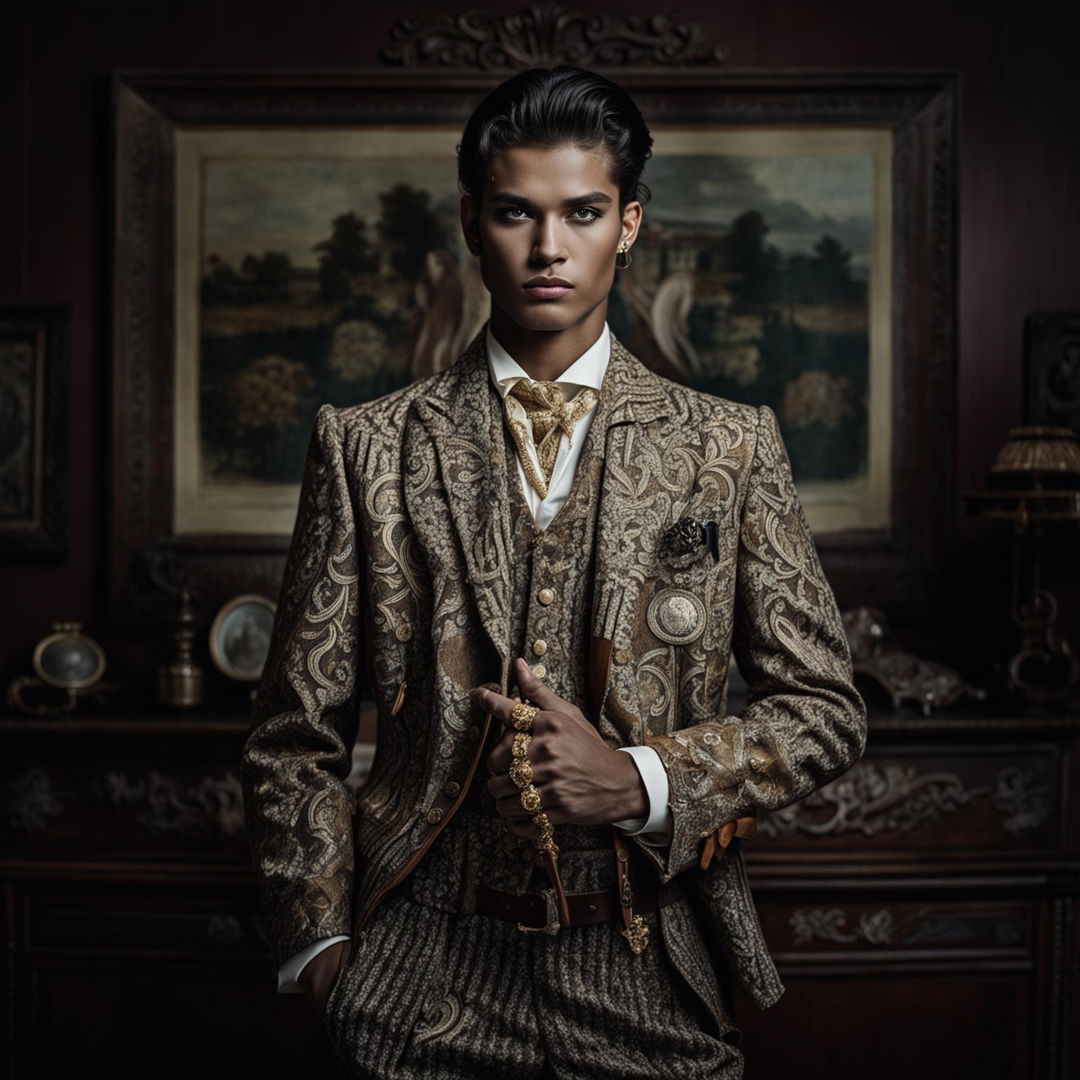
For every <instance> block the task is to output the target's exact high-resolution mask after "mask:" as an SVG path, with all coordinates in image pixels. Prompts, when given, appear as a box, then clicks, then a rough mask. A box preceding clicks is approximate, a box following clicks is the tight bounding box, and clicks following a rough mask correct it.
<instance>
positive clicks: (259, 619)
mask: <svg viewBox="0 0 1080 1080" xmlns="http://www.w3.org/2000/svg"><path fill="white" fill-rule="evenodd" d="M276 609H277V605H276V604H275V603H274V601H273V600H270V599H268V598H267V597H265V596H258V595H256V594H255V593H245V594H244V595H242V596H234V597H233V598H232V599H231V600H229V601H227V602H226V603H225V604H223V605H222V607H221V610H220V611H218V613H217V615H215V616H214V621H213V623H212V624H211V626H210V657H211V659H212V660H213V661H214V664H215V666H216V667H217V669H218V671H220V672H221V673H222V674H223V675H227V676H228V677H229V678H230V679H236V680H237V681H238V682H258V680H259V676H260V675H262V669H263V664H265V663H266V656H267V653H268V652H269V651H270V632H271V631H272V630H273V628H274V612H275V610H276Z"/></svg>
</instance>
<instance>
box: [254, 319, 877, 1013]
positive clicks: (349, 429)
mask: <svg viewBox="0 0 1080 1080" xmlns="http://www.w3.org/2000/svg"><path fill="white" fill-rule="evenodd" d="M488 383H489V374H488V368H487V357H486V352H485V342H484V330H483V329H482V330H481V331H480V332H479V333H478V334H477V335H476V337H475V338H474V339H473V341H472V343H471V344H470V345H469V346H468V348H467V349H466V351H465V352H464V353H463V354H462V356H461V357H460V358H459V359H458V361H457V362H456V363H455V364H454V365H453V366H452V367H450V368H449V369H447V370H445V371H442V372H440V373H438V374H436V375H433V376H430V377H428V378H426V379H422V380H419V381H417V382H414V383H412V384H410V385H409V386H407V387H404V388H402V389H401V390H398V391H395V392H393V393H390V394H388V395H385V396H384V397H381V398H378V399H377V400H375V401H371V402H367V403H364V404H361V405H356V406H352V407H349V408H343V409H338V408H334V407H332V406H330V405H324V406H322V408H321V409H320V410H319V413H318V418H317V421H316V424H315V429H314V432H313V434H312V438H311V443H310V447H309V451H308V458H307V463H306V466H305V471H304V478H303V483H302V488H301V495H300V505H299V509H298V512H297V520H296V526H295V530H294V533H293V539H292V545H291V547H290V550H289V555H288V559H287V562H286V568H285V575H284V581H283V584H282V589H281V595H280V598H279V603H278V609H277V614H276V617H275V622H274V629H273V634H272V637H271V643H270V653H269V656H268V659H267V663H266V666H265V668H264V674H263V678H262V680H261V682H260V684H259V687H258V691H257V694H256V699H255V704H254V706H253V714H252V720H253V723H252V730H251V734H250V735H249V737H248V740H247V743H246V745H245V748H244V758H243V773H244V793H245V812H246V818H247V826H248V830H249V835H250V840H251V845H252V853H253V858H254V861H255V865H256V869H257V873H258V878H259V885H260V892H261V897H262V902H263V909H264V912H265V916H266V924H267V930H268V933H269V936H270V939H271V942H272V944H273V948H274V952H275V955H276V958H277V960H278V962H279V963H281V962H283V961H284V960H285V959H286V958H288V957H289V956H291V955H293V954H294V953H296V952H298V951H299V950H301V949H303V948H304V947H305V946H307V945H309V944H310V943H312V942H313V941H315V940H317V939H319V938H323V937H328V936H330V935H334V934H352V933H354V932H355V931H357V930H359V929H360V928H361V927H363V926H364V925H365V924H366V923H367V922H368V920H370V918H371V916H372V914H373V913H374V911H375V910H376V908H377V906H378V904H379V903H380V901H381V900H382V898H383V897H384V896H386V895H387V893H388V892H389V891H390V890H391V889H392V888H393V887H394V886H395V885H396V884H397V883H399V882H400V881H402V880H403V879H404V878H405V877H406V876H407V875H408V874H409V873H410V871H411V870H412V869H413V868H414V867H415V866H416V865H417V863H418V862H419V861H420V859H421V858H422V857H423V855H424V853H425V852H426V851H427V850H428V849H429V848H430V846H431V844H432V843H433V842H434V840H435V839H436V837H437V836H438V835H439V834H440V833H441V831H442V830H443V829H444V828H445V827H446V825H447V823H448V822H449V821H450V819H451V818H452V816H453V814H454V813H455V811H456V810H457V807H458V806H459V805H460V803H461V801H462V800H463V799H464V797H465V793H466V790H467V788H468V784H469V782H470V781H471V779H472V777H473V775H474V773H475V772H476V769H477V767H478V766H479V765H480V764H481V763H480V757H481V748H482V746H483V745H484V741H485V736H486V732H487V730H488V726H489V725H490V723H491V721H490V719H489V718H488V717H486V716H485V714H484V713H483V712H482V711H481V710H480V709H478V707H477V706H475V705H474V704H473V703H472V701H471V699H470V698H469V696H468V691H469V689H470V688H471V687H473V686H477V685H479V684H480V683H484V682H498V683H499V684H500V685H501V687H502V690H503V692H504V693H505V692H507V687H508V680H509V678H510V665H511V662H512V659H513V657H512V656H511V645H510V642H509V625H510V624H509V605H510V602H511V573H510V567H509V564H508V558H509V553H510V551H511V540H510V533H509V529H510V520H509V519H510V515H509V512H508V507H509V505H510V504H509V499H508V483H509V482H510V478H509V477H508V473H507V468H506V459H505V456H504V442H503V435H502V424H503V419H502V414H501V411H499V410H497V409H496V408H495V407H494V405H493V403H492V395H491V394H490V392H489V385H488ZM602 394H604V395H610V397H609V403H610V407H609V409H608V410H607V412H606V414H605V417H606V430H604V431H603V432H602V442H601V443H600V444H599V445H601V446H602V448H603V449H602V453H603V457H604V464H603V470H602V473H601V476H602V479H601V482H600V486H599V491H598V493H597V495H596V498H597V499H598V505H597V523H596V538H595V544H596V548H595V552H594V556H595V563H594V575H595V576H594V585H593V591H592V597H593V600H592V610H591V611H589V612H588V618H589V620H590V635H591V637H590V640H591V647H590V655H589V672H588V677H589V686H590V689H591V693H590V697H591V699H592V700H591V701H590V702H588V703H579V704H581V706H582V708H583V710H584V711H585V712H586V715H591V716H592V718H593V719H594V722H597V723H598V726H600V728H601V731H602V732H604V733H612V734H611V736H610V737H611V738H612V740H613V741H615V742H618V741H619V740H621V743H622V744H624V745H631V744H641V743H645V744H648V745H649V746H651V747H653V749H654V750H656V751H657V752H658V754H659V755H660V758H661V761H662V762H663V765H664V767H665V769H666V771H667V774H668V779H669V784H670V804H671V809H672V814H673V821H674V834H673V838H672V841H671V844H670V845H669V846H666V847H650V846H649V845H647V844H643V843H641V842H640V838H634V839H635V841H636V842H637V843H638V846H639V847H640V849H641V850H642V851H643V852H644V853H645V855H646V856H647V857H648V859H649V860H651V861H652V863H653V864H654V865H655V867H656V870H657V873H658V877H659V878H660V880H661V881H663V882H668V881H670V880H672V879H673V878H675V877H676V875H678V877H679V881H680V883H681V884H684V885H685V886H687V888H688V890H689V891H690V893H691V894H692V896H693V897H694V898H695V900H696V905H697V910H698V911H699V913H700V914H701V917H702V918H703V919H704V920H705V921H706V922H707V923H708V926H707V927H706V929H707V930H708V931H709V932H711V934H712V936H713V938H714V940H715V942H716V943H717V945H718V947H719V949H721V950H722V951H723V953H725V954H726V957H727V960H728V962H729V964H730V965H731V967H732V968H733V969H734V971H735V973H736V974H737V976H738V977H739V978H740V980H741V981H742V983H743V984H744V986H745V987H746V989H747V990H748V992H749V993H750V995H751V996H752V997H753V998H754V999H755V1000H756V1001H757V1002H758V1003H759V1004H760V1005H761V1006H763V1007H764V1006H767V1005H769V1004H772V1002H774V1001H775V1000H776V999H777V998H778V997H779V996H780V994H781V993H782V990H783V987H782V986H781V985H780V981H779V979H778V977H777V974H776V969H775V967H774V966H773V962H772V959H771V957H770V955H769V952H768V949H767V948H766V945H765V942H764V939H763V937H762V934H761V928H760V924H759V922H758V919H757V913H756V911H755V908H754V904H753V901H752V899H751V896H750V890H749V886H748V884H747V880H746V875H745V871H744V869H743V863H742V853H741V851H740V843H739V841H734V842H733V843H732V846H731V848H730V849H729V851H728V854H727V856H726V857H725V858H724V859H722V860H720V861H714V862H712V864H711V865H710V866H709V868H708V869H707V870H704V871H702V870H701V869H700V868H699V865H698V860H699V854H700V845H701V843H702V837H703V836H705V835H708V834H709V833H710V832H713V831H714V830H716V829H717V828H718V827H719V826H720V825H721V824H723V823H724V822H726V821H729V820H731V819H733V818H735V817H737V816H740V815H745V814H751V813H754V812H756V811H758V810H776V809H778V808H780V807H783V806H785V805H787V804H789V803H791V802H794V801H795V800H797V799H800V798H802V797H804V796H806V795H807V794H809V793H810V792H811V791H813V790H815V789H816V788H818V787H820V786H822V785H823V784H825V783H827V782H828V781H829V780H831V779H833V778H834V777H836V776H838V775H839V774H840V773H842V772H843V771H845V770H846V769H848V768H850V767H851V766H852V765H853V764H854V763H855V762H856V761H857V760H858V758H859V756H860V755H861V754H862V752H863V748H864V746H865V739H866V714H865V707H864V704H863V701H862V699H861V698H860V696H859V694H858V693H857V692H856V690H855V688H854V686H853V683H852V672H851V659H850V655H849V652H848V646H847V640H846V638H845V635H844V630H843V627H842V625H841V622H840V617H839V613H838V611H837V607H836V602H835V600H834V598H833V595H832V592H831V590H830V588H829V585H828V583H827V582H826V580H825V578H824V576H823V574H822V570H821V566H820V563H819V561H818V557H817V554H816V551H815V548H814V543H813V540H812V538H811V535H810V532H809V529H808V527H807V524H806V519H805V517H804V515H803V511H802V508H801V506H800V504H799V500H798V497H797V495H796V492H795V488H794V485H793V482H792V478H791V470H790V465H789V463H788V458H787V455H786V452H785V449H784V446H783V443H782V441H781V437H780V433H779V430H778V428H777V423H776V418H775V416H774V415H773V413H772V412H771V411H770V409H769V408H768V407H766V406H762V407H761V408H753V407H751V406H747V405H741V404H736V403H734V402H732V401H728V400H726V399H724V398H719V397H715V396H711V395H709V394H705V393H702V392H700V391H696V390H693V389H690V388H688V387H685V386H682V385H679V384H678V383H675V382H672V381H670V380H668V379H665V378H663V377H661V376H659V375H657V374H655V373H654V372H652V371H650V370H649V369H648V368H647V367H646V366H645V365H644V364H642V363H641V361H639V360H638V359H637V358H636V357H634V356H633V355H632V354H631V353H630V352H628V351H627V349H626V348H625V347H624V346H623V345H622V344H621V342H619V341H618V339H617V338H616V337H615V336H614V335H612V339H611V360H610V362H609V365H608V370H607V373H606V377H605V382H604V385H603V388H602ZM599 415H600V414H597V416H598V418H599ZM685 516H690V517H693V518H696V519H698V520H705V519H709V518H711V519H713V520H715V521H716V522H717V523H718V525H719V559H714V557H713V555H712V554H710V553H707V552H706V553H705V557H697V558H693V557H691V559H690V561H689V564H688V565H684V564H685V563H686V561H687V560H686V559H685V558H681V559H680V558H676V559H674V560H673V559H671V558H670V557H669V556H668V553H669V552H670V551H671V548H670V547H669V546H667V545H666V544H662V543H661V540H662V537H663V536H664V534H665V532H666V531H668V530H670V529H671V527H672V526H673V525H674V524H675V523H676V522H678V521H679V520H680V519H681V518H683V517H685ZM698 554H699V555H700V554H701V553H700V552H699V553H698ZM675 564H678V565H675ZM673 597H679V598H681V599H679V600H678V601H677V602H676V603H675V605H674V607H673V606H672V605H671V601H672V598H673ZM654 601H655V602H654ZM679 603H681V604H683V605H684V608H683V609H680V608H679V606H678V604H679ZM665 604H667V607H666V608H665ZM687 604H689V605H690V608H685V605H687ZM691 609H692V610H691ZM687 611H690V615H691V623H693V622H694V620H695V619H696V620H697V623H698V626H697V629H696V630H694V631H693V634H692V635H688V634H685V633H683V634H681V635H680V634H679V633H677V632H671V628H672V625H675V624H678V625H683V624H682V623H680V621H679V620H680V619H684V618H685V616H686V612H687ZM672 614H674V617H675V624H672V623H671V617H672ZM665 617H666V618H667V619H668V624H667V625H665V623H664V619H665ZM688 636H692V640H688V641H685V642H684V643H680V642H679V639H680V637H682V638H685V637H688ZM732 653H733V654H734V656H735V658H736V661H737V663H738V665H739V670H740V671H741V673H742V674H743V676H744V677H745V678H746V681H747V684H748V686H749V690H750V693H749V698H748V704H747V707H746V708H745V709H744V710H743V711H742V713H741V714H740V715H737V716H735V715H728V714H727V712H726V699H727V682H728V678H727V676H728V667H729V658H730V656H731V655H732ZM361 693H366V695H367V696H368V697H371V698H373V699H374V701H375V703H376V705H377V708H378V733H377V749H376V754H375V758H374V761H373V763H372V770H371V774H370V777H369V779H368V781H367V783H366V784H365V786H364V787H363V788H362V789H361V791H360V794H359V797H358V798H356V799H355V800H354V798H353V796H352V793H351V791H350V789H349V788H348V787H347V786H346V785H345V783H344V779H345V777H346V775H347V774H348V772H349V769H350V763H351V748H352V745H353V742H354V740H355V737H356V727H357V700H358V696H359V695H360V694H361ZM590 709H591V710H592V711H591V712H590ZM600 721H602V723H601V722H600ZM605 737H606V738H607V737H609V735H605Z"/></svg>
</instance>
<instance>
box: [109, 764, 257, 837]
mask: <svg viewBox="0 0 1080 1080" xmlns="http://www.w3.org/2000/svg"><path fill="white" fill-rule="evenodd" d="M101 787H102V790H103V792H104V796H105V799H106V801H107V802H108V803H109V805H110V806H131V807H135V808H136V809H137V812H136V814H135V820H136V822H138V824H139V825H141V826H142V827H143V828H144V829H147V830H148V831H149V832H151V833H153V834H154V835H155V836H162V835H176V834H179V835H181V836H194V837H215V838H217V839H225V838H227V837H230V836H234V835H236V834H237V833H238V832H240V830H241V829H242V828H243V827H244V808H243V792H242V789H241V785H240V780H239V778H238V777H237V776H236V775H235V774H234V773H232V772H227V773H226V774H225V775H224V776H223V777H221V778H217V777H212V776H204V777H203V778H202V779H201V780H199V782H198V783H196V784H185V783H184V782H183V781H181V780H177V779H176V778H175V777H169V776H163V775H162V774H161V773H159V772H151V773H150V775H149V776H148V777H147V778H146V779H145V780H142V779H138V780H132V779H130V778H129V777H128V776H127V775H126V774H125V773H122V772H108V773H106V774H105V775H104V777H102V783H101Z"/></svg>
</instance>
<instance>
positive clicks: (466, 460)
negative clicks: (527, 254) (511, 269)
mask: <svg viewBox="0 0 1080 1080" xmlns="http://www.w3.org/2000/svg"><path fill="white" fill-rule="evenodd" d="M485 330H486V324H485V327H484V328H482V329H481V330H480V332H479V333H478V334H477V335H476V337H475V338H474V339H473V341H472V342H471V344H470V345H469V346H468V347H467V348H466V350H465V352H464V353H463V354H462V355H461V357H460V358H459V359H458V361H457V362H456V363H455V364H454V365H453V366H452V367H451V368H450V369H448V370H447V371H446V372H445V373H444V377H443V378H437V379H433V380H432V381H431V388H430V390H429V391H428V392H427V393H424V394H421V395H419V396H418V397H417V399H416V412H417V416H418V417H419V419H420V421H421V423H422V425H423V428H424V431H425V432H426V435H427V436H428V438H429V439H430V441H431V444H432V446H433V447H434V452H435V455H436V458H437V461H438V470H439V475H440V478H441V480H442V484H443V487H444V489H445V499H446V508H447V511H448V518H449V521H450V523H451V525H452V527H453V530H454V533H455V535H456V538H457V541H458V546H459V548H460V551H461V553H462V555H463V557H464V562H465V581H466V589H467V591H468V593H469V594H470V595H471V597H472V599H473V602H474V604H475V606H476V610H477V613H478V614H479V617H480V621H481V623H482V624H483V627H484V630H485V632H486V634H487V636H488V637H489V639H490V640H491V643H492V645H493V646H494V647H495V649H496V651H497V652H498V653H499V655H500V657H502V659H503V672H504V674H505V673H506V671H507V670H508V667H509V663H510V660H511V657H510V642H509V638H510V602H511V579H510V550H511V539H510V504H509V488H508V482H509V478H508V476H507V471H506V464H505V458H504V456H503V435H502V425H503V415H502V411H501V408H499V401H498V394H497V392H496V391H495V389H494V387H492V386H491V381H490V375H489V372H488V363H487V350H486V346H485ZM600 402H601V406H600V407H598V411H597V414H596V416H595V417H594V420H593V423H594V424H600V425H602V430H603V431H604V438H603V442H602V445H603V448H604V449H603V454H604V468H603V470H602V474H601V476H602V479H601V482H600V491H599V496H598V498H599V505H598V508H597V523H596V537H595V544H596V564H595V578H594V588H593V604H592V610H591V611H590V614H589V618H590V624H591V630H592V635H593V638H594V639H600V644H599V645H598V644H597V641H596V640H594V642H593V649H592V653H591V656H590V669H591V670H590V686H591V687H592V688H593V695H592V696H593V698H594V701H593V706H594V708H595V710H596V713H597V714H599V711H600V708H601V707H602V704H603V699H604V697H606V694H605V690H606V688H607V684H608V667H609V664H608V661H609V659H610V653H611V644H612V643H614V647H615V649H616V650H617V651H619V653H620V654H621V650H622V649H624V648H629V647H630V628H631V626H632V620H633V610H634V602H635V601H636V599H637V595H638V592H639V591H640V586H641V583H642V581H644V580H645V578H646V575H647V574H649V573H650V572H651V569H652V565H653V558H654V552H655V550H656V541H657V538H658V536H659V534H660V532H661V531H662V530H663V529H664V528H666V527H667V525H669V524H670V521H668V520H667V515H666V514H665V513H664V509H665V508H666V507H668V506H670V502H671V499H670V495H671V493H670V492H665V488H664V483H663V471H662V465H661V462H662V457H663V451H664V448H665V445H666V441H667V440H669V439H670V438H671V435H672V430H673V429H672V428H671V426H670V425H669V424H662V423H661V421H663V420H664V419H665V418H666V417H668V416H669V414H670V412H671V402H670V400H669V396H668V393H667V391H666V389H665V387H664V383H663V380H662V379H660V378H659V377H658V376H657V375H655V374H654V373H653V372H652V371H650V370H649V369H648V368H647V367H646V366H645V365H644V364H643V363H641V361H640V360H638V359H637V358H636V357H635V356H633V354H632V353H630V352H629V351H628V350H627V349H626V348H625V346H623V344H622V343H621V342H620V341H619V340H618V339H617V338H616V337H615V335H614V334H612V335H611V359H610V361H609V363H608V368H607V371H606V373H605V376H604V382H603V385H602V387H601V390H600ZM660 492H665V494H666V495H667V498H661V499H658V498H657V495H658V493H660ZM605 642H606V643H607V644H606V645H605V644H604V643H605ZM628 689H629V688H628V687H625V688H623V693H622V694H620V697H624V696H625V693H626V692H627V691H628ZM598 692H599V696H600V702H599V703H597V702H596V700H595V698H596V696H597V693H598ZM618 726H619V727H620V729H623V728H628V725H627V724H626V723H625V722H624V723H620V724H619V725H618ZM623 735H624V737H625V738H626V739H627V740H629V739H630V738H631V737H632V733H631V731H630V730H628V729H627V730H624V731H623Z"/></svg>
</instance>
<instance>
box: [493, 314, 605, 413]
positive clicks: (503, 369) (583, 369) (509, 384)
mask: <svg viewBox="0 0 1080 1080" xmlns="http://www.w3.org/2000/svg"><path fill="white" fill-rule="evenodd" d="M485 337H486V340H487V360H488V371H489V372H490V374H491V381H492V382H493V383H494V384H495V388H496V389H497V390H498V391H499V396H500V397H502V398H505V397H506V395H507V394H509V393H510V391H511V389H513V387H514V384H515V383H516V382H518V380H520V379H527V378H529V374H528V372H526V371H525V370H523V369H522V367H521V365H520V364H518V363H517V361H516V360H514V358H513V357H512V356H511V355H510V354H509V353H508V352H507V351H506V350H505V349H504V348H503V347H502V345H500V344H499V342H498V341H496V340H495V335H494V334H493V333H492V332H491V322H490V320H489V321H488V325H487V331H486V334H485ZM610 359H611V330H610V328H609V327H608V324H607V321H606V320H605V321H604V328H603V330H601V331H600V336H599V337H598V338H597V339H596V340H595V341H594V342H593V343H592V344H591V345H590V346H589V347H588V348H587V349H586V350H585V351H584V352H583V353H582V354H581V355H580V356H579V357H578V358H577V359H576V360H575V361H574V362H573V363H572V364H571V365H570V366H569V367H568V368H567V369H566V370H565V371H564V372H563V373H562V374H561V375H560V376H559V377H558V378H557V379H555V380H553V381H554V382H556V383H558V384H559V386H565V387H567V389H568V390H569V392H568V393H567V391H565V390H564V395H565V396H566V398H567V400H569V398H570V397H572V396H573V395H574V394H575V393H577V390H576V389H574V388H575V387H580V386H591V387H592V388H593V389H594V390H599V389H600V387H601V385H602V384H603V381H604V373H605V372H606V371H607V366H608V362H609V361H610Z"/></svg>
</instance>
